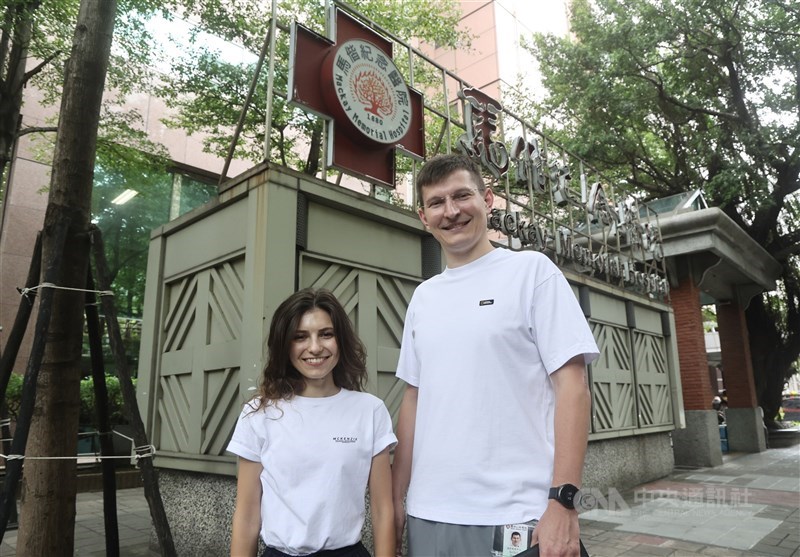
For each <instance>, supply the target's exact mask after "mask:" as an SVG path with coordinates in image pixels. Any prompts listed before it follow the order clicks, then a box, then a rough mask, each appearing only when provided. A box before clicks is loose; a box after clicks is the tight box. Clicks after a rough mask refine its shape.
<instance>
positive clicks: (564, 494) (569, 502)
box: [558, 484, 578, 509]
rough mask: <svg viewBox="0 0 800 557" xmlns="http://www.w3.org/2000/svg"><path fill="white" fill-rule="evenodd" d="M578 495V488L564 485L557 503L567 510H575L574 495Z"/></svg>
mask: <svg viewBox="0 0 800 557" xmlns="http://www.w3.org/2000/svg"><path fill="white" fill-rule="evenodd" d="M577 493H578V488H577V487H575V486H574V485H572V484H564V485H562V486H561V489H560V490H559V493H558V500H559V502H560V503H561V504H562V505H564V506H565V507H567V508H568V509H574V508H575V501H574V500H575V495H576V494H577Z"/></svg>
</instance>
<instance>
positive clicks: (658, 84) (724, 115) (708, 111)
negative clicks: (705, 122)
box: [630, 70, 740, 121]
mask: <svg viewBox="0 0 800 557" xmlns="http://www.w3.org/2000/svg"><path fill="white" fill-rule="evenodd" d="M644 71H649V70H644ZM650 73H655V72H650ZM630 75H632V76H633V77H638V78H639V79H644V80H645V81H648V82H650V83H651V84H652V85H653V86H654V87H655V88H656V89H657V90H658V96H659V98H660V99H663V100H664V101H666V102H668V103H670V104H673V105H675V106H677V107H679V108H682V109H684V110H688V111H689V112H692V113H694V114H707V115H709V116H716V117H717V118H724V119H726V120H733V121H739V120H740V118H739V116H737V115H736V114H731V113H729V112H719V111H718V110H712V109H710V108H703V107H699V106H691V105H689V104H686V103H685V102H682V101H679V100H678V99H676V98H675V97H673V96H672V95H669V94H667V92H666V91H665V90H664V84H663V83H662V82H661V80H660V79H659V80H656V79H654V78H652V77H648V76H646V75H644V74H630Z"/></svg>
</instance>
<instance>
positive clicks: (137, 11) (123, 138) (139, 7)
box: [0, 0, 181, 203]
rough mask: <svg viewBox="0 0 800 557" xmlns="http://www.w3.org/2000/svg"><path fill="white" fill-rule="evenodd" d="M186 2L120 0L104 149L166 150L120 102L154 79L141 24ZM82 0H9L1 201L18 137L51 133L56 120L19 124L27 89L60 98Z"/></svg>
mask: <svg viewBox="0 0 800 557" xmlns="http://www.w3.org/2000/svg"><path fill="white" fill-rule="evenodd" d="M180 1H181V0H166V1H164V2H159V1H157V0H122V1H121V3H120V10H119V12H120V17H119V20H118V22H117V31H116V33H117V40H116V42H115V48H114V51H113V52H112V53H111V64H110V66H109V72H108V80H107V82H108V86H109V88H110V89H111V90H112V91H113V93H112V94H108V95H106V97H105V98H104V102H103V108H102V118H101V122H102V126H101V142H100V150H101V152H102V151H104V150H109V149H113V147H112V145H113V144H119V143H123V144H126V145H128V146H130V147H136V148H138V149H140V150H144V151H147V152H150V153H154V154H158V155H164V154H165V152H164V150H163V148H161V147H160V146H159V145H157V144H155V143H153V142H151V141H149V140H148V139H147V136H146V134H144V133H143V132H142V131H141V130H142V127H143V126H142V125H141V123H142V117H141V115H140V114H138V113H137V112H136V111H131V110H126V109H124V108H122V107H123V104H124V102H125V98H126V95H127V94H129V93H131V92H132V91H135V90H142V89H146V88H147V87H148V86H149V85H150V84H151V82H152V70H151V61H152V58H153V53H152V49H151V45H152V44H153V39H152V36H151V35H150V33H149V31H148V30H147V28H146V26H145V25H144V22H145V21H146V19H147V18H148V17H150V15H151V14H152V13H153V12H155V11H157V10H158V11H162V12H163V11H170V10H171V9H172V8H174V5H175V3H176V2H180ZM79 4H80V2H79V0H49V1H47V2H42V0H5V1H4V3H3V8H2V18H3V19H2V28H1V29H2V34H0V176H2V177H3V179H2V180H0V203H1V202H2V201H3V197H4V192H5V187H4V186H5V176H6V174H7V171H8V164H9V162H10V161H11V158H12V153H13V150H14V146H15V144H16V142H17V140H18V139H19V138H20V137H22V136H24V135H27V134H31V133H47V134H52V133H54V132H55V131H56V127H55V125H47V126H43V127H36V126H29V125H26V124H25V123H24V122H21V118H20V111H21V109H22V106H23V100H24V99H23V92H24V91H25V90H26V89H27V88H29V86H33V87H35V88H36V89H37V90H38V91H39V92H40V93H41V95H42V103H43V104H45V105H56V104H58V103H59V102H60V100H61V87H62V84H63V69H64V63H65V61H66V57H67V56H68V55H69V52H70V48H71V44H70V41H71V37H72V28H73V26H74V23H75V20H76V18H77V14H78V6H79Z"/></svg>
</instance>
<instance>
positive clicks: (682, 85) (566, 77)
mask: <svg viewBox="0 0 800 557" xmlns="http://www.w3.org/2000/svg"><path fill="white" fill-rule="evenodd" d="M570 20H571V36H570V37H567V38H557V37H553V36H538V37H536V39H535V41H534V42H533V44H531V45H529V48H530V49H531V51H532V53H533V54H534V55H535V56H536V57H537V58H538V59H539V61H540V63H541V67H542V73H543V78H544V84H545V87H546V89H547V97H546V99H545V100H544V101H543V102H542V103H540V104H538V105H535V106H534V105H529V106H528V109H529V110H530V111H531V112H529V113H534V114H537V115H538V116H539V118H538V120H539V121H540V122H548V123H550V124H551V125H552V123H553V122H558V125H557V126H553V127H552V128H550V129H549V131H550V132H552V133H553V134H554V135H556V136H557V137H558V139H559V140H560V141H561V142H562V143H563V144H565V145H566V146H567V147H568V148H569V149H570V150H571V151H572V152H574V153H576V154H577V155H579V156H581V157H583V158H584V159H586V160H588V161H589V162H590V163H592V164H594V165H595V166H597V167H598V168H599V169H600V170H601V171H602V172H604V173H605V175H607V176H609V177H610V178H611V179H612V180H614V181H615V182H616V184H622V185H627V186H628V187H630V188H631V189H633V190H637V191H639V192H644V193H645V194H646V195H647V196H648V197H650V198H654V197H661V196H665V195H669V194H673V193H677V192H682V191H687V190H693V189H696V188H702V190H703V192H704V193H705V195H706V197H707V199H709V201H710V202H711V203H712V204H713V205H716V206H719V207H720V208H721V209H722V210H723V211H724V212H725V213H726V214H727V215H728V216H729V217H731V218H732V219H733V220H734V222H736V223H737V224H738V225H739V226H740V227H741V228H742V229H743V230H745V231H746V232H747V233H748V234H749V235H750V236H751V237H752V238H753V239H754V240H755V241H757V242H758V243H759V244H760V245H761V246H763V247H764V248H765V249H766V251H767V252H769V254H770V255H772V257H774V258H775V259H776V260H777V261H778V262H780V263H781V265H782V266H783V273H782V276H781V279H780V285H779V290H778V292H777V293H767V294H764V295H763V296H760V297H756V298H754V299H753V300H752V301H751V303H750V305H749V307H748V309H747V311H746V319H747V325H748V328H749V331H750V347H751V352H752V356H753V368H754V374H755V382H756V388H757V391H758V398H759V404H760V405H761V406H762V407H763V408H764V410H765V415H766V416H768V417H771V416H774V415H775V414H776V412H777V410H778V407H779V406H780V397H781V389H782V387H783V382H784V380H785V378H786V377H788V376H789V375H791V373H792V371H791V370H792V366H793V363H794V362H795V361H796V360H797V357H798V355H799V354H800V261H798V253H799V252H800V242H799V241H798V240H800V220H799V217H800V200H799V199H798V195H797V191H798V188H800V150H798V148H797V146H798V145H799V144H800V32H798V30H800V8H798V7H797V6H796V5H791V4H790V3H789V2H781V1H778V0H763V1H761V2H747V1H744V0H734V1H732V2H731V1H725V0H673V1H671V2H658V1H654V0H574V1H573V2H572V4H571V16H570ZM545 115H546V116H545ZM534 120H537V118H534Z"/></svg>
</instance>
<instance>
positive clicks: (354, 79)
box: [330, 39, 411, 145]
mask: <svg viewBox="0 0 800 557" xmlns="http://www.w3.org/2000/svg"><path fill="white" fill-rule="evenodd" d="M330 57H331V58H332V59H331V63H332V77H333V91H334V92H335V97H336V102H337V103H338V105H339V106H340V107H341V109H342V111H343V112H344V114H345V117H346V120H347V122H348V124H350V126H348V127H349V128H351V129H352V130H354V131H356V132H357V133H359V134H361V135H362V136H366V137H367V138H369V139H371V140H372V141H375V142H377V143H382V144H385V145H391V144H395V143H397V142H398V141H400V140H401V139H402V138H403V136H404V135H406V132H408V130H409V128H410V126H411V103H410V100H409V93H408V87H406V84H405V81H404V80H403V77H402V75H400V72H399V71H398V69H397V66H395V65H394V62H392V59H391V58H390V57H389V56H388V55H387V54H386V53H385V52H384V51H383V50H381V49H380V48H379V47H377V46H375V45H374V44H372V43H370V42H367V41H364V40H360V39H355V40H350V41H347V42H345V43H343V44H342V45H340V46H338V47H337V48H336V49H335V50H333V51H332V52H331V54H330Z"/></svg>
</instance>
